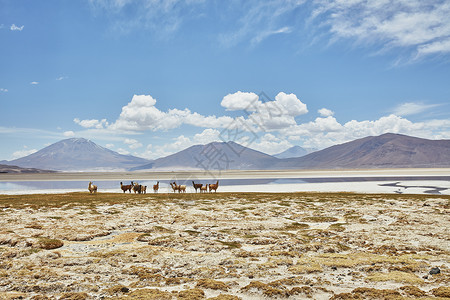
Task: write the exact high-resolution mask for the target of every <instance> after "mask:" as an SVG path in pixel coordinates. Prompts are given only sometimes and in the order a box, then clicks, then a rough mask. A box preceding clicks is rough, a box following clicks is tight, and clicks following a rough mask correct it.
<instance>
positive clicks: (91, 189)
mask: <svg viewBox="0 0 450 300" xmlns="http://www.w3.org/2000/svg"><path fill="white" fill-rule="evenodd" d="M88 190H89V194H92V193H94V194H95V193H97V186H96V185H94V184H92V181H89V186H88Z"/></svg>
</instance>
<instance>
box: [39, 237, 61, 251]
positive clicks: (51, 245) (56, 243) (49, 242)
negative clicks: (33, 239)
mask: <svg viewBox="0 0 450 300" xmlns="http://www.w3.org/2000/svg"><path fill="white" fill-rule="evenodd" d="M62 246H64V243H63V241H61V240H57V239H49V238H39V241H38V247H39V248H41V249H45V250H51V249H57V248H60V247H62Z"/></svg>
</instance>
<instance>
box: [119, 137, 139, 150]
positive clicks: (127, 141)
mask: <svg viewBox="0 0 450 300" xmlns="http://www.w3.org/2000/svg"><path fill="white" fill-rule="evenodd" d="M123 142H124V143H125V144H127V145H128V147H129V148H130V149H137V148H140V147H142V144H141V143H140V142H138V141H137V140H135V139H125V140H124V141H123Z"/></svg>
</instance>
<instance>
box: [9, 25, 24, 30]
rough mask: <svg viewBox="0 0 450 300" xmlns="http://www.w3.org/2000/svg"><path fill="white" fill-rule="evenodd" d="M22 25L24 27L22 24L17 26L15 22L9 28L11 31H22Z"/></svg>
mask: <svg viewBox="0 0 450 300" xmlns="http://www.w3.org/2000/svg"><path fill="white" fill-rule="evenodd" d="M24 27H25V26H24V25H22V26H20V27H19V26H16V24H12V25H11V27H10V29H11V31H22V30H23V28H24Z"/></svg>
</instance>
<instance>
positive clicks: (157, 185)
mask: <svg viewBox="0 0 450 300" xmlns="http://www.w3.org/2000/svg"><path fill="white" fill-rule="evenodd" d="M158 190H159V181H158V182H157V183H156V184H154V185H153V192H154V193H157V192H158Z"/></svg>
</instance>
